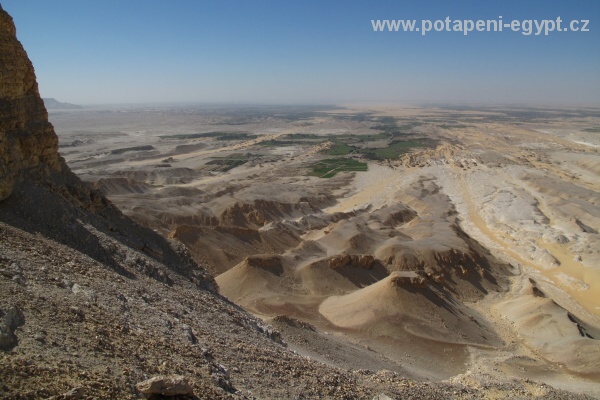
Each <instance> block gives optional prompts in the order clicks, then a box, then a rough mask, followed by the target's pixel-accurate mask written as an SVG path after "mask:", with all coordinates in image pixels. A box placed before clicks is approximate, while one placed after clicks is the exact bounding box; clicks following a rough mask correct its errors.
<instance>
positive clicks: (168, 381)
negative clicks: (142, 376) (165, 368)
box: [135, 375, 193, 396]
mask: <svg viewBox="0 0 600 400" xmlns="http://www.w3.org/2000/svg"><path fill="white" fill-rule="evenodd" d="M135 387H136V388H137V390H138V391H139V392H140V393H142V394H159V395H162V396H180V395H191V394H192V393H193V389H192V387H191V386H190V385H189V384H188V383H187V381H186V379H185V378H184V377H183V376H181V375H168V376H163V375H159V376H155V377H154V378H150V379H148V380H145V381H143V382H140V383H138V384H137V385H135Z"/></svg>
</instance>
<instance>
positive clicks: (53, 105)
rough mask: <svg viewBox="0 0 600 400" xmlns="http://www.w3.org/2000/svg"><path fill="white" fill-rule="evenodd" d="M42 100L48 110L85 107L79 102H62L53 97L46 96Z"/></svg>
mask: <svg viewBox="0 0 600 400" xmlns="http://www.w3.org/2000/svg"><path fill="white" fill-rule="evenodd" d="M42 100H44V105H45V106H46V108H47V109H48V110H71V109H76V108H83V107H82V106H79V105H77V104H71V103H62V102H60V101H58V100H56V99H55V98H52V97H46V98H43V99H42Z"/></svg>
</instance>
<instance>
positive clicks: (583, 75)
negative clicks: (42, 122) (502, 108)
mask: <svg viewBox="0 0 600 400" xmlns="http://www.w3.org/2000/svg"><path fill="white" fill-rule="evenodd" d="M0 4H2V7H3V8H4V9H5V10H6V11H8V12H9V13H10V14H11V15H12V16H13V18H14V20H15V23H16V26H17V35H18V37H19V39H20V40H21V42H22V43H23V45H24V46H25V49H26V50H27V52H28V54H29V57H30V58H31V60H32V61H33V64H34V66H35V69H36V74H37V78H38V82H39V84H40V91H41V93H42V96H44V97H55V98H57V99H58V100H61V101H65V102H71V103H79V104H93V103H129V102H195V101H199V102H253V103H315V102H316V103H345V102H360V103H367V102H377V103H391V102H402V103H411V102H412V103H420V102H473V103H476V102H486V103H505V102H511V103H528V102H545V103H596V104H598V103H600V1H598V0H588V1H548V0H545V1H524V0H519V1H506V0H505V1H484V0H478V1H447V0H443V1H422V0H421V1H402V0H391V1H370V2H367V1H355V2H350V1H325V0H321V1H310V0H309V1H307V0H302V1H300V0H298V1H287V0H278V1H258V0H235V1H232V0H215V1H202V0H169V1H167V0H161V1H158V0H102V1H99V0H52V1H50V0H0ZM447 16H449V17H450V18H451V19H474V20H477V19H497V18H498V17H499V16H502V18H503V21H504V22H507V21H510V20H512V19H519V20H523V19H538V20H541V19H553V20H556V18H557V17H561V18H562V20H563V21H566V22H563V24H565V25H566V24H568V22H569V21H570V20H571V19H579V20H584V19H587V20H590V23H589V25H588V28H589V30H590V32H578V33H576V32H553V33H550V35H548V36H544V35H540V36H535V35H534V34H532V35H530V36H525V35H522V34H521V33H517V32H510V31H507V30H506V29H505V30H504V31H503V32H489V33H488V32H471V33H470V34H469V35H468V36H466V37H465V36H464V35H463V34H462V33H459V32H429V33H428V34H427V35H426V36H422V35H421V34H420V33H417V32H411V33H409V32H374V31H373V29H372V26H371V19H418V20H421V19H430V20H436V19H445V18H446V17H447ZM419 24H420V21H419Z"/></svg>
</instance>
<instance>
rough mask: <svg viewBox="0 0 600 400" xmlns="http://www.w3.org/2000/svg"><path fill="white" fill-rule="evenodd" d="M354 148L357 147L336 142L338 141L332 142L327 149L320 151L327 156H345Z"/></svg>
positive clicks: (354, 149)
mask: <svg viewBox="0 0 600 400" xmlns="http://www.w3.org/2000/svg"><path fill="white" fill-rule="evenodd" d="M356 150H357V149H356V147H354V146H349V145H347V144H346V143H339V142H338V143H334V144H333V146H331V147H330V148H328V149H325V150H323V151H322V152H323V153H324V154H327V155H328V156H345V155H347V154H350V153H352V152H354V151H356Z"/></svg>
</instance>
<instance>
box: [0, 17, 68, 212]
mask: <svg viewBox="0 0 600 400" xmlns="http://www.w3.org/2000/svg"><path fill="white" fill-rule="evenodd" d="M64 166H65V164H64V161H63V160H62V158H61V157H60V156H59V155H58V137H57V136H56V133H54V128H53V127H52V125H51V124H50V123H49V122H48V113H47V111H46V108H45V106H44V102H43V101H42V99H41V98H40V95H39V92H38V85H37V82H36V79H35V72H34V70H33V65H32V64H31V61H29V58H28V57H27V53H26V52H25V50H24V49H23V46H22V45H21V43H20V42H19V41H18V40H17V37H16V29H15V25H14V23H13V19H12V18H11V17H10V15H8V14H7V13H6V12H5V11H3V10H2V8H0V201H1V200H4V199H6V198H7V197H8V196H10V194H11V193H12V190H13V187H14V185H15V183H16V182H17V180H18V179H19V178H20V177H21V176H22V175H24V174H31V175H44V174H45V173H46V172H47V171H49V170H54V171H61V170H62V169H63V167H64Z"/></svg>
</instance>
